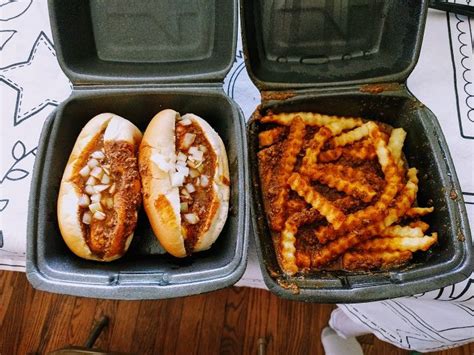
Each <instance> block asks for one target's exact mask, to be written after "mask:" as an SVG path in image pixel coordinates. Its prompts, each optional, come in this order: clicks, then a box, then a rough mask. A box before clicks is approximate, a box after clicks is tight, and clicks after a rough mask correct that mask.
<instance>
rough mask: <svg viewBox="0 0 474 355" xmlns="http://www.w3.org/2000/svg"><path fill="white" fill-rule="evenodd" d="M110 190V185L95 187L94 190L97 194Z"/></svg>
mask: <svg viewBox="0 0 474 355" xmlns="http://www.w3.org/2000/svg"><path fill="white" fill-rule="evenodd" d="M108 188H109V185H95V186H94V190H95V192H102V191H105V190H107V189H108Z"/></svg>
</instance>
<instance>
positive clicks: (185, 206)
mask: <svg viewBox="0 0 474 355" xmlns="http://www.w3.org/2000/svg"><path fill="white" fill-rule="evenodd" d="M179 210H180V211H181V212H188V203H187V202H181V203H180V204H179Z"/></svg>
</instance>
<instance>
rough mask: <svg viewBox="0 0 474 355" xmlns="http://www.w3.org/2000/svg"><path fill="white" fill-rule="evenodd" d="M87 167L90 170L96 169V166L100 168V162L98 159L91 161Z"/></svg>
mask: <svg viewBox="0 0 474 355" xmlns="http://www.w3.org/2000/svg"><path fill="white" fill-rule="evenodd" d="M87 165H89V168H91V169H93V168H95V167H96V166H99V162H98V161H97V160H96V159H90V160H89V161H88V162H87Z"/></svg>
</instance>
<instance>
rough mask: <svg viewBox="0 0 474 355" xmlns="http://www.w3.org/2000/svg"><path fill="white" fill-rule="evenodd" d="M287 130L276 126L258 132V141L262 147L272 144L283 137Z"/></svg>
mask: <svg viewBox="0 0 474 355" xmlns="http://www.w3.org/2000/svg"><path fill="white" fill-rule="evenodd" d="M284 132H285V128H284V127H275V128H272V129H269V130H266V131H263V132H260V133H259V134H258V143H259V146H260V148H263V147H268V146H271V145H273V144H275V143H277V142H279V140H280V139H281V137H282V135H283V133H284Z"/></svg>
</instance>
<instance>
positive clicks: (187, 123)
mask: <svg viewBox="0 0 474 355" xmlns="http://www.w3.org/2000/svg"><path fill="white" fill-rule="evenodd" d="M191 123H193V122H192V121H191V120H190V119H189V118H185V119H182V120H181V121H179V124H181V125H183V126H189V125H190V124H191Z"/></svg>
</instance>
